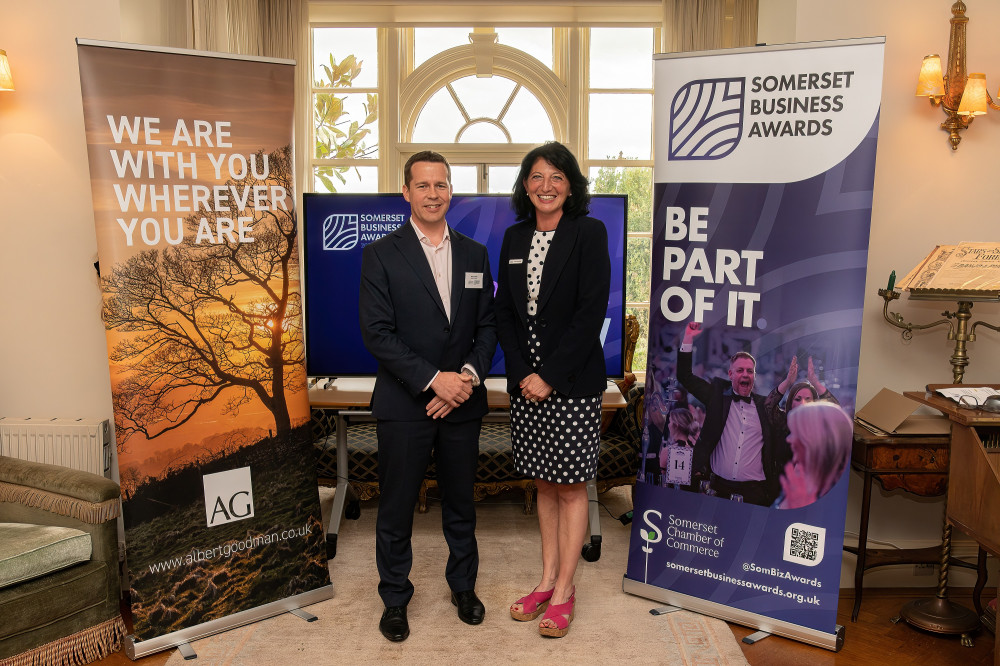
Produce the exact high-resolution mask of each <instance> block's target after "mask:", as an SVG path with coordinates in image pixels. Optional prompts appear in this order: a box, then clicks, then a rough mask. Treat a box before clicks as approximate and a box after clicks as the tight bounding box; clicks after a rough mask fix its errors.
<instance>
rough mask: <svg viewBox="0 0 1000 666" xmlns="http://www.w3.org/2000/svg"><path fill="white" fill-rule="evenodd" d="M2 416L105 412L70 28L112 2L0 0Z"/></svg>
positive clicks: (90, 28) (107, 402) (111, 14)
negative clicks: (0, 81) (1, 68)
mask: <svg viewBox="0 0 1000 666" xmlns="http://www.w3.org/2000/svg"><path fill="white" fill-rule="evenodd" d="M0 17H2V19H0V49H4V50H6V51H7V56H8V58H9V59H10V64H11V69H12V71H13V75H14V84H15V87H16V88H17V89H16V90H15V91H14V92H5V93H0V201H2V202H3V207H4V211H3V216H2V218H0V276H2V280H0V415H2V416H19V417H20V416H25V417H27V416H30V417H99V418H108V419H111V418H112V409H111V382H110V379H109V375H108V358H107V347H106V345H105V337H104V327H103V325H102V323H101V320H100V308H101V298H100V289H99V286H98V282H97V277H96V273H95V271H94V266H93V264H94V262H95V261H96V260H97V241H96V237H95V233H94V216H93V207H92V205H91V191H90V177H89V171H88V166H87V146H86V140H85V137H84V131H83V107H82V105H81V101H80V73H79V70H78V68H77V58H76V44H75V42H74V39H75V38H76V37H84V38H90V39H100V40H119V39H120V33H119V5H118V1H117V0H88V2H78V1H77V0H46V1H45V2H25V1H24V0H0Z"/></svg>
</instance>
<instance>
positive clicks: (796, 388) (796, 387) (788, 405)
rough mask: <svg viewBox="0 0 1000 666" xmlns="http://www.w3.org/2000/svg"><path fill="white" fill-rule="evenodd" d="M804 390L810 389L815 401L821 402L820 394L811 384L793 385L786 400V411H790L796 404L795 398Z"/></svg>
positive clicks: (799, 383)
mask: <svg viewBox="0 0 1000 666" xmlns="http://www.w3.org/2000/svg"><path fill="white" fill-rule="evenodd" d="M802 389H809V392H810V393H812V397H813V400H819V394H818V393H817V392H816V387H815V386H813V385H812V384H811V383H809V382H796V383H795V384H793V385H792V388H790V389H788V397H787V398H785V411H786V412H787V411H789V410H790V409H791V408H792V405H793V404H794V403H793V401H794V400H795V396H797V395H798V394H799V391H801V390H802Z"/></svg>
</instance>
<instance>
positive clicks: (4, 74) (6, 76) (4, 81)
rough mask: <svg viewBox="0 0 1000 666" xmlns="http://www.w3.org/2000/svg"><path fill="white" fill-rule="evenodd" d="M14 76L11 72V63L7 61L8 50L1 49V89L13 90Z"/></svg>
mask: <svg viewBox="0 0 1000 666" xmlns="http://www.w3.org/2000/svg"><path fill="white" fill-rule="evenodd" d="M13 89H14V77H12V76H11V74H10V63H9V62H7V52H6V51H4V50H3V49H0V90H13Z"/></svg>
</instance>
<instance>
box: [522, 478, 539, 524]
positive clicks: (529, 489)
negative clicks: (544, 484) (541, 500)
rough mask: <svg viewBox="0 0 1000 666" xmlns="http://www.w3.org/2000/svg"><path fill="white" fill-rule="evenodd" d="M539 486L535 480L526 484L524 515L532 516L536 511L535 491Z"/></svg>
mask: <svg viewBox="0 0 1000 666" xmlns="http://www.w3.org/2000/svg"><path fill="white" fill-rule="evenodd" d="M536 491H537V488H536V487H535V482H534V481H528V482H527V483H525V484H524V515H526V516H530V515H531V514H532V513H534V512H535V492H536Z"/></svg>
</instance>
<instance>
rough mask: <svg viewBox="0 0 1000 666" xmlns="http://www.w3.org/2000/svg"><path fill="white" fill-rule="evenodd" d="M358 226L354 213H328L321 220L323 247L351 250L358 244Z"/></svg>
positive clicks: (325, 248) (326, 248)
mask: <svg viewBox="0 0 1000 666" xmlns="http://www.w3.org/2000/svg"><path fill="white" fill-rule="evenodd" d="M360 228H361V227H360V224H359V223H358V216H357V214H356V213H345V214H339V213H336V214H333V215H330V216H329V217H327V218H326V219H325V220H323V249H324V250H353V249H354V248H355V247H356V246H357V244H358V235H359V232H360Z"/></svg>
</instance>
